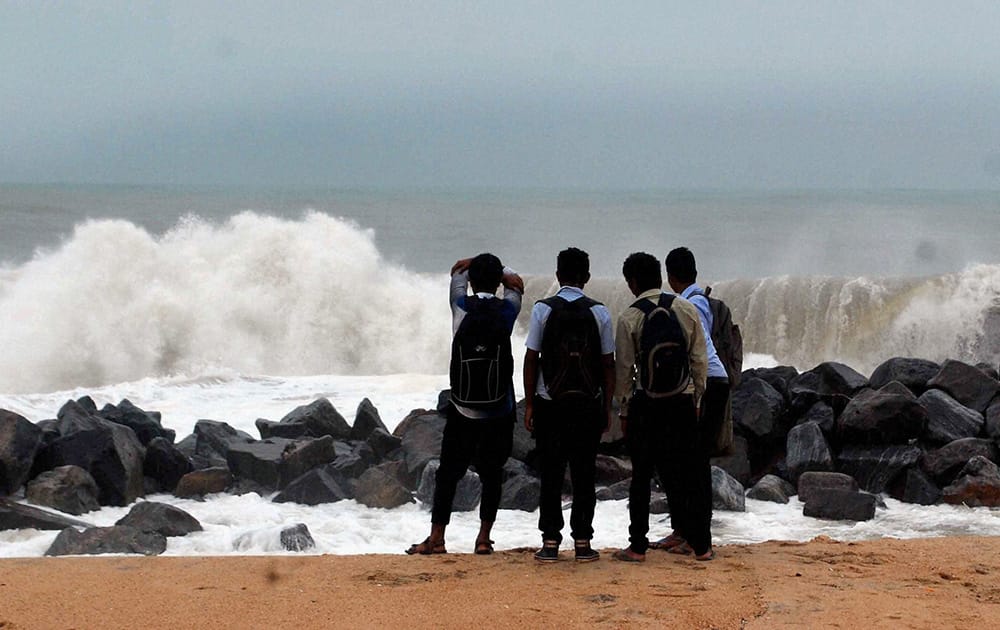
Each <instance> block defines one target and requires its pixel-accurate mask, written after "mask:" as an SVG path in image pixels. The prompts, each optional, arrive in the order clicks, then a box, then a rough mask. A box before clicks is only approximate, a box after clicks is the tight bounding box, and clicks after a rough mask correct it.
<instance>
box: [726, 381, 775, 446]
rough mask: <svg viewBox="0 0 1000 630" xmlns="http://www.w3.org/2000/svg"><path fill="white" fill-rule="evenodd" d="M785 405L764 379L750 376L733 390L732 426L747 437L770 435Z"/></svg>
mask: <svg viewBox="0 0 1000 630" xmlns="http://www.w3.org/2000/svg"><path fill="white" fill-rule="evenodd" d="M784 407H785V398H784V396H782V395H781V394H780V393H778V391H777V390H775V389H774V388H773V387H771V386H770V385H769V384H768V383H767V382H766V381H764V380H761V379H759V378H751V379H748V380H746V381H744V382H743V383H741V384H740V387H739V388H738V389H737V390H736V391H734V392H733V400H732V408H733V426H734V428H735V429H736V430H738V431H739V432H740V433H741V434H743V435H745V436H747V437H748V438H765V437H770V436H772V435H773V434H774V433H775V431H776V430H777V429H778V428H779V427H778V421H779V419H780V418H781V415H782V412H783V411H784Z"/></svg>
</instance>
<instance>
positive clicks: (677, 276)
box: [663, 247, 698, 287]
mask: <svg viewBox="0 0 1000 630" xmlns="http://www.w3.org/2000/svg"><path fill="white" fill-rule="evenodd" d="M663 263H664V266H665V267H666V268H667V277H668V278H669V279H672V280H676V281H677V282H678V283H680V284H681V285H683V286H684V287H687V286H688V285H692V284H694V283H695V282H696V281H697V280H698V267H696V266H695V264H694V254H692V253H691V250H690V249H688V248H687V247H678V248H677V249H672V250H670V253H669V254H667V259H666V260H664V261H663ZM671 284H673V283H671Z"/></svg>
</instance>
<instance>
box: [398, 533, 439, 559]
mask: <svg viewBox="0 0 1000 630" xmlns="http://www.w3.org/2000/svg"><path fill="white" fill-rule="evenodd" d="M442 553H448V550H447V549H445V547H444V541H443V540H442V541H441V542H439V543H437V544H435V545H431V539H430V537H429V536H428V537H427V538H424V540H423V542H419V543H414V544H412V545H410V547H409V548H408V549H407V550H406V555H408V556H432V555H437V554H442Z"/></svg>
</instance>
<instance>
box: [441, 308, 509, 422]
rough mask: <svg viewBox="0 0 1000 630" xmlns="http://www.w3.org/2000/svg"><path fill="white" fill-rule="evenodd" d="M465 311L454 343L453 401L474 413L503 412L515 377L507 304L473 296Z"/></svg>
mask: <svg viewBox="0 0 1000 630" xmlns="http://www.w3.org/2000/svg"><path fill="white" fill-rule="evenodd" d="M465 311H466V312H465V317H464V318H463V319H462V323H461V324H459V326H458V330H457V331H456V332H455V338H454V339H453V340H452V342H451V399H452V401H454V402H455V403H456V404H458V405H461V406H463V407H468V408H470V409H480V410H484V411H490V410H498V411H500V410H501V408H502V407H504V406H505V405H506V404H507V401H508V399H509V397H510V394H511V389H512V387H513V380H512V379H513V375H514V357H513V355H512V354H511V348H510V327H509V325H508V323H507V321H506V318H505V317H504V314H503V301H501V300H498V299H495V298H489V299H481V298H479V297H477V296H474V295H473V296H469V297H467V298H466V302H465Z"/></svg>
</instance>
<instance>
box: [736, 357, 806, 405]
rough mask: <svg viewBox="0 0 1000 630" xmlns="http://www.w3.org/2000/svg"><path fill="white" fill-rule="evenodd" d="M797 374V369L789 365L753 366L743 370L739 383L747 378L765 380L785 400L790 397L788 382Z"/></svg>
mask: <svg viewBox="0 0 1000 630" xmlns="http://www.w3.org/2000/svg"><path fill="white" fill-rule="evenodd" d="M798 375H799V371H798V370H796V369H795V368H793V367H791V366H789V365H779V366H777V367H773V368H755V369H752V370H746V371H744V372H743V378H742V379H741V381H740V383H742V382H743V381H745V380H747V379H748V378H759V379H761V380H762V381H766V382H767V384H768V385H770V386H771V387H773V388H774V389H775V390H776V391H777V392H778V393H779V394H781V396H782V397H783V398H784V399H785V401H786V402H787V401H788V400H789V399H790V397H789V394H788V383H790V382H791V381H792V379H794V378H795V377H796V376H798Z"/></svg>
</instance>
